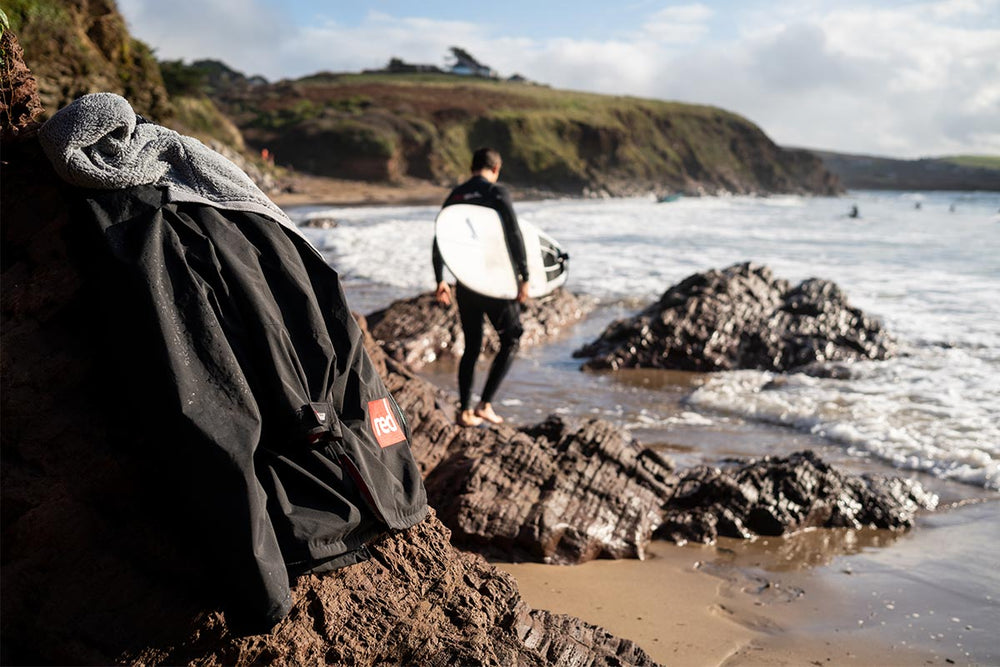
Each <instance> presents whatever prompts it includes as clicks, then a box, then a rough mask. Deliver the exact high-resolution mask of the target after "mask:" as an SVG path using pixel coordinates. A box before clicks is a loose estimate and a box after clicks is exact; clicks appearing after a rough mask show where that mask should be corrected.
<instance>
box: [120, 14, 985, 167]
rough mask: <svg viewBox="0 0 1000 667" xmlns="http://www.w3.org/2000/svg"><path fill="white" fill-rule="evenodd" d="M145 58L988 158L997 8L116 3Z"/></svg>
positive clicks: (836, 145)
mask: <svg viewBox="0 0 1000 667" xmlns="http://www.w3.org/2000/svg"><path fill="white" fill-rule="evenodd" d="M118 5H119V8H120V9H121V11H122V13H123V14H124V15H125V19H126V21H127V22H128V24H129V27H130V28H131V30H132V32H133V35H134V36H136V37H138V38H139V39H142V40H143V41H145V42H146V43H148V44H149V45H150V46H151V47H153V48H154V49H155V51H156V54H157V56H158V57H159V58H160V59H171V60H173V59H184V60H186V61H191V60H196V59H199V58H215V59H219V60H223V61H225V62H226V63H227V64H229V65H230V66H231V67H233V68H234V69H237V70H240V71H243V72H244V73H246V74H262V75H264V76H265V77H267V78H268V79H270V80H277V79H281V78H288V77H298V76H302V75H305V74H311V73H314V72H318V71H324V70H327V71H357V70H360V69H364V68H374V67H381V66H383V65H385V63H386V62H388V60H389V58H390V57H392V56H395V57H399V58H402V59H404V60H406V61H408V62H419V63H431V64H437V65H443V64H444V62H445V59H446V55H447V53H448V47H450V46H461V47H463V48H465V49H467V50H468V51H470V52H471V53H472V54H473V55H475V56H476V57H477V58H478V59H479V60H480V61H481V62H485V63H486V64H488V65H490V66H491V67H493V69H495V70H497V71H498V72H499V73H500V74H501V75H504V76H508V75H511V74H514V73H519V74H523V75H524V76H527V77H528V78H530V79H533V80H536V81H540V82H543V83H548V84H550V85H552V86H553V87H557V88H568V89H574V90H587V91H594V92H600V93H613V94H627V95H635V96H640V97H651V98H657V99H668V100H680V101H684V102H694V103H699V104H713V105H716V106H720V107H723V108H725V109H728V110H731V111H735V112H737V113H739V114H741V115H743V116H745V117H747V118H749V119H750V120H752V121H754V122H756V123H757V124H758V125H760V126H761V127H762V128H763V129H764V131H765V132H767V133H768V135H770V136H771V137H772V138H773V139H774V140H775V141H777V142H778V143H780V144H783V145H787V146H803V147H810V148H822V149H830V150H838V151H844V152H853V153H868V154H874V155H887V156H895V157H904V158H916V157H922V156H932V155H949V154H960V153H978V154H993V155H1000V0H928V1H921V0H908V1H903V0H882V1H881V2H856V1H854V0H797V1H792V0H767V1H765V0H744V1H742V2H740V1H737V0H720V1H708V0H706V1H704V2H687V3H685V2H673V3H672V2H665V1H662V0H661V1H654V0H617V1H616V0H575V2H572V3H568V2H565V3H564V2H540V1H539V0H503V1H501V2H493V3H487V2H484V3H479V4H473V3H468V2H454V1H453V2H439V1H437V0H430V1H424V2H413V1H412V0H407V1H405V2H404V1H402V0H371V1H364V0H357V1H354V2H344V1H343V0H333V1H331V0H328V1H325V2H324V1H320V0H284V1H280V0H171V2H169V3H164V2H163V1H162V0H118Z"/></svg>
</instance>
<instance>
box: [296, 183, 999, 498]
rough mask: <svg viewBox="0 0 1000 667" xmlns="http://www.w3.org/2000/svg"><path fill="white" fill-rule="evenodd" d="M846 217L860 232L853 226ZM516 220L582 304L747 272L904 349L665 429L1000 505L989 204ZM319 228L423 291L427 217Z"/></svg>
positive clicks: (709, 386) (946, 199)
mask: <svg viewBox="0 0 1000 667" xmlns="http://www.w3.org/2000/svg"><path fill="white" fill-rule="evenodd" d="M852 204H857V205H858V207H859V209H860V213H861V217H860V218H858V219H852V218H848V217H847V216H846V213H847V211H848V209H849V208H850V207H851V205H852ZM952 205H954V206H955V210H954V211H951V210H950V208H951V206H952ZM516 208H517V211H518V214H519V215H520V216H521V217H524V218H525V219H527V220H530V221H532V222H534V223H535V224H537V225H538V226H540V227H541V228H543V229H545V230H546V231H548V232H549V233H551V234H552V235H553V236H554V237H556V238H557V239H559V240H560V241H561V242H562V243H563V244H564V245H565V247H566V249H567V250H568V251H569V253H570V257H571V259H570V282H569V287H570V288H571V289H572V290H574V291H575V292H578V293H589V294H592V295H594V296H597V297H599V298H601V299H603V300H606V301H620V300H623V299H629V298H635V297H639V298H640V299H642V300H644V301H646V302H648V301H651V300H653V299H655V298H656V297H658V296H659V295H660V294H661V293H662V292H663V291H664V290H665V289H667V288H668V287H669V286H670V285H672V284H674V283H676V282H678V281H679V280H681V279H683V278H684V277H686V276H688V275H690V274H691V273H694V272H696V271H704V270H706V269H710V268H723V267H726V266H728V265H730V264H733V263H736V262H743V261H748V260H752V261H754V262H758V263H761V264H767V265H769V266H770V267H771V268H772V269H773V270H774V273H775V275H776V276H778V277H782V278H786V279H788V280H791V281H799V280H802V279H805V278H808V277H813V276H815V277H820V278H827V279H830V280H833V281H834V282H836V283H837V284H838V285H840V286H841V287H842V288H843V289H844V290H845V292H846V293H847V295H848V297H849V299H850V301H851V302H852V304H853V305H855V306H857V307H859V308H861V309H863V310H864V311H865V312H866V313H868V314H870V315H875V316H878V317H880V318H881V319H882V320H883V321H884V322H885V324H886V326H887V328H888V329H889V330H890V331H891V332H893V333H894V334H895V335H896V336H897V337H898V338H899V340H900V343H901V348H902V355H901V356H900V357H898V358H896V359H893V360H891V361H888V362H877V363H863V364H855V365H854V366H853V368H852V373H851V377H850V379H847V380H836V379H827V378H823V379H821V378H812V377H807V376H804V375H789V376H772V375H769V374H764V373H757V372H735V373H721V374H717V375H713V376H712V377H711V378H710V379H709V380H708V382H706V383H705V384H704V385H703V386H701V387H700V388H699V389H697V390H696V391H695V392H694V394H693V396H692V397H691V399H690V402H689V407H690V412H689V413H687V414H688V416H684V415H681V416H679V417H678V416H672V417H667V418H666V419H668V420H669V419H673V420H675V422H671V423H680V422H684V423H686V424H688V425H696V422H698V421H699V420H706V421H712V420H718V419H720V415H719V411H721V412H723V413H728V414H733V415H738V416H740V417H742V418H745V419H751V420H760V421H764V422H771V423H776V424H782V425H784V426H788V427H791V428H795V429H800V430H803V431H807V432H810V433H814V434H816V435H818V436H821V437H824V438H827V439H829V440H830V441H833V442H837V443H841V444H843V445H844V446H845V447H848V448H850V449H851V450H852V451H853V452H855V453H857V454H859V455H863V456H871V457H876V458H878V459H881V460H884V461H887V462H890V463H892V464H893V465H895V466H897V467H900V468H905V469H914V470H923V471H927V472H930V473H932V474H935V475H938V476H941V477H945V478H950V479H956V480H961V481H964V482H968V483H971V484H978V485H982V486H985V487H987V488H993V489H996V488H1000V472H998V462H1000V426H998V424H1000V309H998V307H997V304H998V303H1000V225H998V218H997V215H996V211H997V210H998V209H1000V195H996V194H981V193H959V194H955V193H926V194H924V195H923V199H922V206H921V208H920V209H919V210H918V209H916V208H915V207H914V199H913V197H912V195H909V194H906V193H852V194H851V195H849V196H847V197H842V198H802V197H771V198H752V197H723V198H701V199H692V198H682V199H680V200H679V201H676V202H671V203H664V204H657V203H655V202H653V201H652V200H649V199H625V200H622V199H616V200H603V201H582V200H562V201H548V202H525V203H519V204H516ZM319 212H321V211H319V210H318V209H312V210H306V209H301V210H298V211H292V212H291V214H292V217H293V219H298V220H302V219H304V218H305V217H306V216H307V215H308V214H310V213H319ZM322 213H323V214H324V215H329V216H332V217H334V218H336V219H337V220H338V222H339V223H340V224H339V226H338V227H336V228H333V229H329V230H317V229H305V230H304V231H305V233H306V234H307V235H308V236H309V237H310V239H311V240H312V241H313V242H314V243H315V244H316V245H317V247H319V248H320V249H321V250H322V251H323V252H324V253H325V254H326V256H327V257H328V258H329V260H330V262H331V264H332V265H333V266H334V267H335V268H337V269H338V270H339V271H341V273H342V274H344V275H345V276H347V277H349V278H351V279H353V280H355V281H361V282H365V281H367V282H369V283H375V284H379V285H383V286H386V288H387V289H388V290H389V291H391V293H393V294H395V295H396V296H398V297H403V296H409V295H412V294H415V293H417V292H419V291H423V290H427V289H430V288H432V287H433V273H432V272H431V269H430V252H431V241H432V238H433V219H434V215H435V213H436V207H398V208H354V209H336V210H332V211H322ZM374 305H377V306H381V305H385V304H374ZM625 412H628V411H627V410H626V411H625ZM609 416H610V415H609ZM643 419H646V420H647V421H648V422H649V423H646V422H644V421H643ZM662 419H663V418H661V417H653V416H647V417H643V416H642V415H641V414H640V416H639V418H638V419H637V420H636V421H635V423H633V424H630V426H632V427H634V428H644V427H647V426H658V425H666V426H669V425H671V424H666V423H662V424H661V423H654V422H657V420H661V421H662ZM677 420H680V421H677Z"/></svg>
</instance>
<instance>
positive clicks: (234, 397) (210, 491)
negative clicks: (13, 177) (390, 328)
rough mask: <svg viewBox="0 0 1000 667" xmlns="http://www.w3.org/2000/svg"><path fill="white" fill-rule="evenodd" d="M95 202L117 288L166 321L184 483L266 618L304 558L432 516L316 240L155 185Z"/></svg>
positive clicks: (236, 583) (156, 351)
mask: <svg viewBox="0 0 1000 667" xmlns="http://www.w3.org/2000/svg"><path fill="white" fill-rule="evenodd" d="M84 202H85V211H87V212H88V213H89V214H90V215H92V216H93V218H94V219H95V220H96V222H97V223H98V225H99V228H100V230H101V231H102V233H103V236H104V239H105V240H106V242H107V245H108V247H109V248H110V250H111V253H112V255H113V256H114V257H115V258H116V259H117V260H118V262H120V264H119V267H120V268H122V269H124V271H118V273H117V275H118V276H119V279H121V280H123V281H124V283H125V284H120V285H114V286H111V287H110V289H111V290H112V292H113V294H112V295H110V296H112V297H113V298H115V299H118V298H121V299H123V300H124V301H125V302H123V303H121V304H120V305H121V312H123V313H126V315H127V317H129V318H132V319H136V318H139V319H142V320H143V323H142V327H143V328H144V330H146V331H152V332H153V336H152V339H151V340H146V341H143V342H142V348H143V350H144V355H145V356H146V357H147V358H146V359H144V361H145V362H148V363H145V364H143V365H142V367H143V368H148V369H152V371H151V374H152V376H146V377H142V378H135V379H136V381H137V382H136V383H135V390H136V391H137V392H140V393H141V392H142V391H143V390H142V387H143V386H146V385H150V384H152V383H156V384H157V385H158V386H160V387H161V390H160V391H159V393H154V394H153V395H156V396H158V398H157V400H158V402H161V401H162V403H163V404H160V405H155V406H149V407H150V413H151V414H152V415H157V416H158V417H161V418H164V419H165V420H167V422H170V423H169V424H166V423H165V424H164V426H163V428H164V429H165V430H167V431H169V432H171V433H176V434H178V435H177V436H176V441H175V443H174V444H171V445H170V446H169V449H170V451H169V452H167V455H168V456H176V457H183V460H181V461H179V464H180V465H178V466H177V467H178V468H180V469H181V470H182V471H184V472H185V477H184V478H183V482H182V483H183V484H185V485H186V486H187V488H186V489H178V490H177V491H178V493H180V494H185V495H186V496H187V498H186V499H187V501H188V502H193V503H195V504H196V506H197V521H199V522H201V523H202V524H203V525H202V526H200V530H201V531H202V532H203V533H204V534H207V535H211V538H212V539H211V542H212V544H210V545H209V544H206V548H211V549H213V550H221V551H222V553H220V554H215V555H217V556H220V557H221V560H222V562H223V563H224V568H225V569H226V570H227V571H226V572H224V573H220V576H222V577H223V578H228V579H229V580H230V582H229V583H230V588H231V589H232V590H234V591H236V595H237V596H238V599H237V600H235V601H234V602H235V604H236V606H237V607H240V608H242V609H243V610H244V611H245V612H248V615H249V616H250V617H252V618H254V619H256V623H255V624H259V625H258V627H270V626H271V625H273V623H274V622H276V621H277V620H280V619H281V618H282V617H284V616H285V614H287V612H288V610H289V607H290V594H289V581H290V575H291V576H294V575H296V574H300V573H302V572H307V571H319V570H324V569H331V568H333V567H337V566H340V565H345V564H349V563H353V562H357V561H358V560H361V559H363V558H364V557H365V556H366V552H365V548H364V547H365V543H366V542H368V541H370V540H371V539H373V538H374V537H377V536H378V535H380V534H382V533H385V532H386V531H388V530H390V529H403V528H407V527H409V526H412V525H413V524H415V523H417V522H419V521H420V520H421V519H423V518H424V516H425V515H426V513H427V501H426V495H425V492H424V487H423V483H422V481H421V477H420V472H419V470H418V468H417V466H416V464H415V462H414V460H413V457H412V455H411V453H410V449H409V438H410V433H409V427H408V426H407V424H406V420H405V417H404V416H403V414H402V413H401V412H400V410H399V407H398V406H397V405H396V404H395V401H394V400H393V399H392V397H391V396H390V395H389V392H388V391H387V390H386V388H385V386H384V385H383V383H382V380H381V379H380V378H379V376H378V374H377V372H376V371H375V369H374V367H373V366H372V362H371V360H370V359H369V357H368V355H367V353H366V352H365V350H364V348H363V347H362V340H361V331H360V329H359V327H358V325H357V323H356V322H355V321H354V319H353V317H352V316H351V313H350V311H349V310H348V307H347V303H346V300H345V298H344V293H343V290H342V289H341V286H340V281H339V277H338V275H337V273H336V272H335V271H334V270H333V269H332V268H331V267H330V266H329V265H327V264H326V262H325V261H324V260H323V259H322V257H321V256H320V255H319V253H317V252H316V251H315V249H314V248H312V246H310V245H309V244H308V243H307V242H306V241H305V240H304V239H303V238H301V237H299V236H298V235H297V234H296V233H295V232H294V231H292V230H290V229H287V228H285V227H283V226H282V225H280V224H278V223H277V222H275V221H274V220H272V219H270V218H268V217H265V216H262V215H259V214H256V213H249V212H242V211H231V210H220V209H217V208H214V207H212V206H209V205H203V204H195V203H176V202H170V201H168V197H167V194H166V191H165V190H160V189H157V188H154V187H150V186H139V187H134V188H130V189H126V190H113V191H96V190H92V191H86V192H85V199H84ZM131 330H132V328H131V327H129V328H128V331H131ZM122 335H131V334H130V333H127V332H126V331H123V332H122ZM130 343H132V344H134V343H135V341H130ZM126 372H128V371H126ZM143 372H145V371H143ZM164 387H165V388H166V390H165V391H163V389H162V388H164ZM164 396H165V398H160V397H164ZM153 428H157V427H156V426H153ZM172 437H173V436H172ZM175 452H176V453H175ZM206 560H209V559H208V558H207V557H206Z"/></svg>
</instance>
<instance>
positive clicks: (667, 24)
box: [641, 4, 715, 44]
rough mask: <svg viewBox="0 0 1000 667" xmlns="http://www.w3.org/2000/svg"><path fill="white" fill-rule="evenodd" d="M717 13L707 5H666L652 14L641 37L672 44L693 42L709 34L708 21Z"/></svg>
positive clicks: (644, 26) (644, 25)
mask: <svg viewBox="0 0 1000 667" xmlns="http://www.w3.org/2000/svg"><path fill="white" fill-rule="evenodd" d="M714 14H715V12H714V11H712V9H710V8H709V7H706V6H705V5H701V4H695V5H679V6H673V7H665V8H664V9H661V10H659V11H658V12H655V13H654V14H652V15H650V17H649V18H648V19H647V20H646V22H645V23H644V24H643V26H642V35H641V38H645V39H653V40H655V41H659V42H666V43H672V44H693V43H695V42H697V41H699V40H701V39H702V38H703V37H705V35H707V34H708V28H709V27H708V21H709V19H711V18H712V16H713V15H714Z"/></svg>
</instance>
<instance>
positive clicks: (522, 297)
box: [517, 281, 528, 303]
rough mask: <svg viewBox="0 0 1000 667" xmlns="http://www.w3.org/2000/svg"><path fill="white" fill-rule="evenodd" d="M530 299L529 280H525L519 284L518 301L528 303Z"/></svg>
mask: <svg viewBox="0 0 1000 667" xmlns="http://www.w3.org/2000/svg"><path fill="white" fill-rule="evenodd" d="M527 301H528V281H524V282H523V283H521V284H520V285H518V286H517V302H518V303H527Z"/></svg>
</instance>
